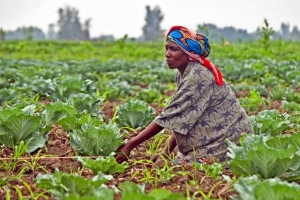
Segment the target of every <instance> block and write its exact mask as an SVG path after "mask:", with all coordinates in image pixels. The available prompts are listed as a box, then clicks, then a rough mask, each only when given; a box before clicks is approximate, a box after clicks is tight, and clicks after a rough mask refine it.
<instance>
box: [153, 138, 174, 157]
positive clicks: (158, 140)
mask: <svg viewBox="0 0 300 200" xmlns="http://www.w3.org/2000/svg"><path fill="white" fill-rule="evenodd" d="M167 137H169V136H168V135H166V134H156V135H155V136H154V140H153V141H151V142H148V143H147V144H148V147H149V151H147V152H149V156H153V155H157V154H159V151H160V148H161V145H162V143H163V142H164V141H166V142H165V143H168V141H169V139H170V137H169V138H167Z"/></svg>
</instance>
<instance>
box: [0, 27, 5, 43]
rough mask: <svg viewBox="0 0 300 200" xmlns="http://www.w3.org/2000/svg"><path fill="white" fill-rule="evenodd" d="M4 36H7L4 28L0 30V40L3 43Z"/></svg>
mask: <svg viewBox="0 0 300 200" xmlns="http://www.w3.org/2000/svg"><path fill="white" fill-rule="evenodd" d="M4 36H5V31H4V30H3V29H2V28H0V40H1V41H4Z"/></svg>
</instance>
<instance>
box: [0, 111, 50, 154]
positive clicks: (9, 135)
mask: <svg viewBox="0 0 300 200" xmlns="http://www.w3.org/2000/svg"><path fill="white" fill-rule="evenodd" d="M34 109H35V106H28V107H25V108H23V109H19V108H15V107H10V108H5V109H3V110H1V111H0V144H1V145H5V146H9V147H14V146H17V145H18V144H19V143H20V142H21V141H24V142H25V143H27V142H29V144H28V147H27V150H28V151H29V152H33V151H35V150H36V149H37V148H40V147H43V146H44V145H45V142H46V134H47V131H48V129H47V128H43V125H42V124H41V123H40V122H41V117H40V116H36V115H34Z"/></svg>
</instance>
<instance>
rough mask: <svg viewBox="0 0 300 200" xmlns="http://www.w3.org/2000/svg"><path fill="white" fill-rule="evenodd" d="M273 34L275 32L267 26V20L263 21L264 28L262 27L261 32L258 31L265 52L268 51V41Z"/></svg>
mask: <svg viewBox="0 0 300 200" xmlns="http://www.w3.org/2000/svg"><path fill="white" fill-rule="evenodd" d="M274 33H275V31H274V30H273V28H272V27H270V26H269V23H268V21H267V19H264V26H263V27H262V30H260V37H261V38H260V39H261V41H262V44H263V46H264V49H265V50H266V51H269V49H270V41H271V37H272V35H273V34H274Z"/></svg>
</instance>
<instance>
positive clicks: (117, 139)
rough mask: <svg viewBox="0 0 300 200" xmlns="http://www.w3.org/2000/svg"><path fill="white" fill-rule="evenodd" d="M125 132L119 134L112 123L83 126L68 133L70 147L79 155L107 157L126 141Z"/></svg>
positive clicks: (118, 130)
mask: <svg viewBox="0 0 300 200" xmlns="http://www.w3.org/2000/svg"><path fill="white" fill-rule="evenodd" d="M125 135H126V132H125V133H123V134H120V129H119V128H118V127H117V126H116V125H115V124H112V123H109V124H101V125H99V126H94V125H91V124H83V125H82V126H81V129H76V130H72V131H71V132H70V133H69V136H70V141H71V146H72V147H73V148H74V149H75V150H77V151H78V152H79V154H80V155H89V156H109V155H110V154H111V153H112V152H115V151H116V150H117V149H118V148H119V147H120V146H121V145H123V144H124V143H125V142H126V141H125V140H124V136H125Z"/></svg>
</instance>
